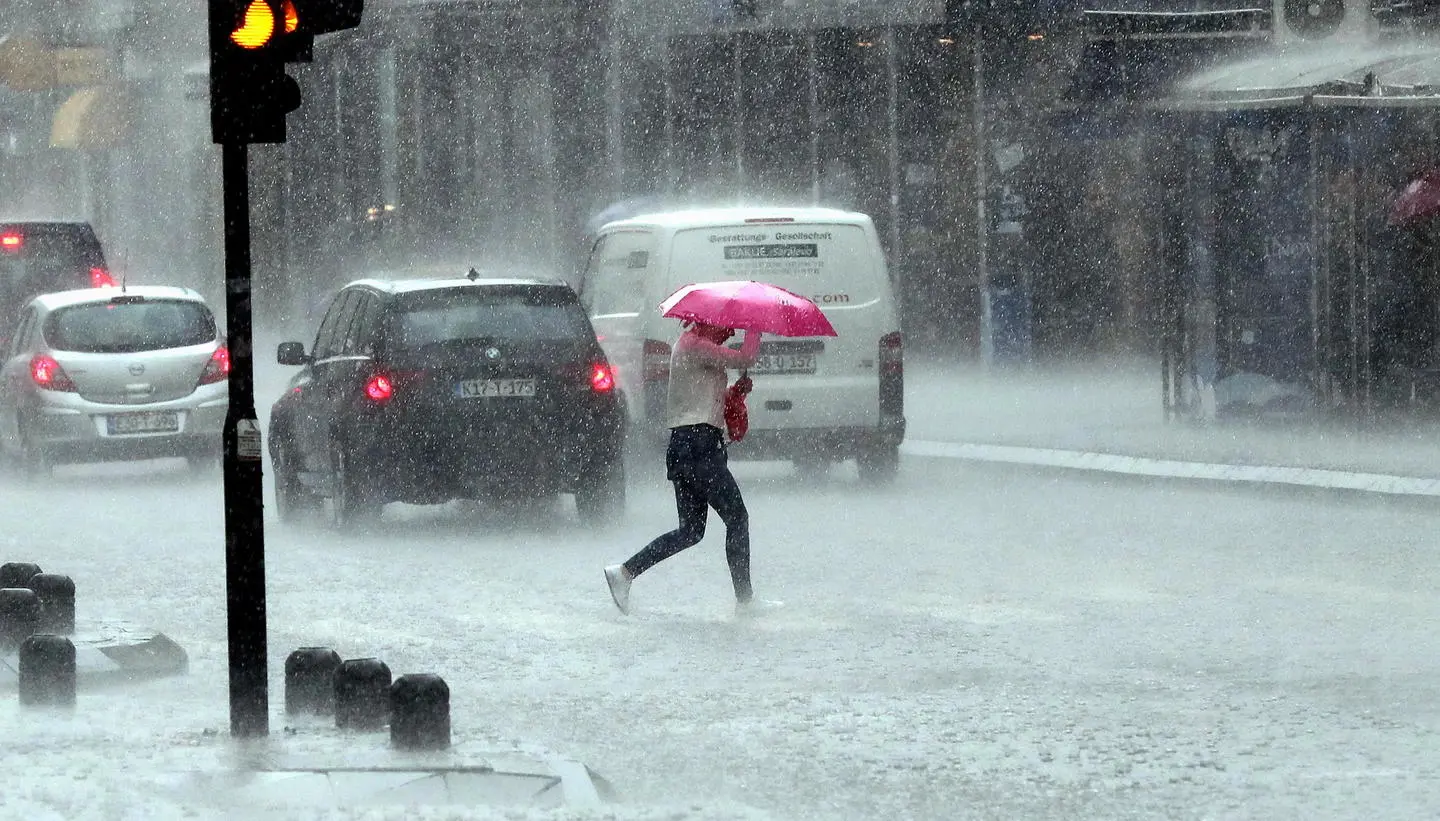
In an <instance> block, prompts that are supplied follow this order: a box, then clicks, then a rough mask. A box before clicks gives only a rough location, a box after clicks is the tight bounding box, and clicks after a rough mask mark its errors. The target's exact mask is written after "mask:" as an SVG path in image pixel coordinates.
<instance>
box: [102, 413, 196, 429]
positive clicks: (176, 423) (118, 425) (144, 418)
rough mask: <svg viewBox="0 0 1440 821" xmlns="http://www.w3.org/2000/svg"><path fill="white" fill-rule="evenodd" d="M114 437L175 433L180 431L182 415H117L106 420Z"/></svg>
mask: <svg viewBox="0 0 1440 821" xmlns="http://www.w3.org/2000/svg"><path fill="white" fill-rule="evenodd" d="M106 427H107V429H108V430H109V431H110V433H111V434H112V435H115V434H126V433H174V432H175V431H178V430H180V415H179V414H177V413H176V412H175V411H144V412H142V413H117V414H112V415H111V416H110V417H108V418H107V419H106Z"/></svg>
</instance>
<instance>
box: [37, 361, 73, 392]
mask: <svg viewBox="0 0 1440 821" xmlns="http://www.w3.org/2000/svg"><path fill="white" fill-rule="evenodd" d="M30 378H31V379H33V380H35V384H36V385H38V386H40V387H42V388H44V389H45V390H47V391H65V392H67V393H73V392H74V391H75V390H76V387H75V382H74V381H73V380H71V379H70V375H69V374H67V373H65V369H64V368H62V367H60V363H59V362H56V361H55V358H54V357H52V356H47V355H46V354H43V353H42V354H36V355H35V356H34V357H32V358H31V359H30Z"/></svg>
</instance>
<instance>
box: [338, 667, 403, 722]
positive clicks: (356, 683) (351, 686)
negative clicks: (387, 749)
mask: <svg viewBox="0 0 1440 821" xmlns="http://www.w3.org/2000/svg"><path fill="white" fill-rule="evenodd" d="M389 720H390V668H389V667H386V666H385V662H383V661H381V660H379V659H371V658H366V659H346V660H345V661H342V662H340V669H338V670H336V671H335V726H336V727H339V728H340V729H342V730H379V729H381V728H382V727H384V726H385V722H386V721H389Z"/></svg>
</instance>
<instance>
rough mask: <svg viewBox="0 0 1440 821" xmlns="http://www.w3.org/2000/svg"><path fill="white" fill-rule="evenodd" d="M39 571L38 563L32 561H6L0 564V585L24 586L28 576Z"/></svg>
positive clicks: (28, 578)
mask: <svg viewBox="0 0 1440 821" xmlns="http://www.w3.org/2000/svg"><path fill="white" fill-rule="evenodd" d="M39 572H40V565H38V564H35V563H34V562H6V563H4V564H0V587H24V586H25V583H26V582H28V581H30V578H31V577H32V576H34V575H35V574H36V573H39Z"/></svg>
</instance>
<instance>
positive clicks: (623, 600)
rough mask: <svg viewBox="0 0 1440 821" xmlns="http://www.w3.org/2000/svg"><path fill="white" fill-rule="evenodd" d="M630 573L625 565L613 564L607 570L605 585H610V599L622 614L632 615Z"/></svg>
mask: <svg viewBox="0 0 1440 821" xmlns="http://www.w3.org/2000/svg"><path fill="white" fill-rule="evenodd" d="M631 581H632V579H631V578H630V573H629V571H627V570H626V569H625V565H623V564H612V565H610V566H609V567H606V568H605V583H606V584H608V585H610V598H612V599H614V600H615V606H616V607H618V608H620V612H621V613H624V614H625V615H627V616H628V615H630V582H631Z"/></svg>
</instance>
